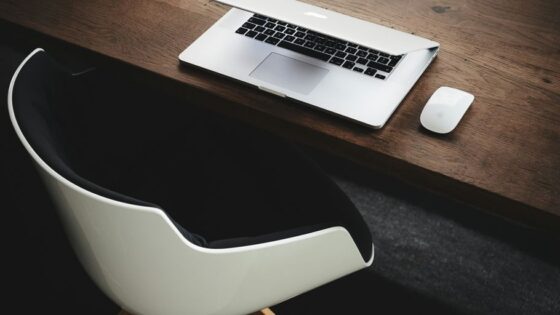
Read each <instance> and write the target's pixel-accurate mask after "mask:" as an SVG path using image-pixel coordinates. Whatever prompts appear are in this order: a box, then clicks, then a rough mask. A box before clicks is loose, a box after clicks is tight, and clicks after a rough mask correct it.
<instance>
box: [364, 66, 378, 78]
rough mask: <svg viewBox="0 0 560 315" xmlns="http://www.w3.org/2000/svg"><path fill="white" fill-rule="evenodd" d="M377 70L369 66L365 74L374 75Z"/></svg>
mask: <svg viewBox="0 0 560 315" xmlns="http://www.w3.org/2000/svg"><path fill="white" fill-rule="evenodd" d="M376 72H377V70H375V69H372V68H367V70H366V71H365V72H364V73H365V74H367V75H369V76H370V77H373V75H374V74H375V73H376Z"/></svg>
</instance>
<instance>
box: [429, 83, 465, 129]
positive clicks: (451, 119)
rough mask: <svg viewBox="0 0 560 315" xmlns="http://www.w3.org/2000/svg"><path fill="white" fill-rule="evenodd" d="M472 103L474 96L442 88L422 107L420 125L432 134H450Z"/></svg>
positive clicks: (445, 87)
mask: <svg viewBox="0 0 560 315" xmlns="http://www.w3.org/2000/svg"><path fill="white" fill-rule="evenodd" d="M473 101H474V95H472V94H470V93H467V92H465V91H461V90H458V89H454V88H450V87H447V86H442V87H440V88H439V89H437V90H436V91H435V92H434V94H433V95H432V96H431V97H430V99H429V100H428V102H427V103H426V105H425V106H424V109H423V110H422V114H421V115H420V123H421V124H422V126H424V128H426V129H428V130H430V131H432V132H435V133H439V134H446V133H450V132H451V131H453V129H455V127H457V125H458V124H459V121H461V118H463V115H464V114H465V113H466V112H467V109H469V107H470V106H471V104H472V102H473Z"/></svg>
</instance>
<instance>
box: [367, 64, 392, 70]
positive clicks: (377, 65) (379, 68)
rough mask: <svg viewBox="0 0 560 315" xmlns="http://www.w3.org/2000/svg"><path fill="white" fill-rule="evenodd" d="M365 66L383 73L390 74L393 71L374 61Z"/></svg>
mask: <svg viewBox="0 0 560 315" xmlns="http://www.w3.org/2000/svg"><path fill="white" fill-rule="evenodd" d="M367 66H368V67H370V68H373V69H377V70H381V71H384V72H391V70H393V68H392V67H389V66H386V65H382V64H380V63H377V62H374V61H370V62H369V63H368V65H367Z"/></svg>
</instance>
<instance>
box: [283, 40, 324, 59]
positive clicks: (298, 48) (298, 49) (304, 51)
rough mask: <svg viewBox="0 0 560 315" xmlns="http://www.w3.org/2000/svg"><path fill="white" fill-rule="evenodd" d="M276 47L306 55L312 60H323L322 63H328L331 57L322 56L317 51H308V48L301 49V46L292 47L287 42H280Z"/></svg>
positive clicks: (292, 45)
mask: <svg viewBox="0 0 560 315" xmlns="http://www.w3.org/2000/svg"><path fill="white" fill-rule="evenodd" d="M278 47H282V48H285V49H288V50H291V51H295V52H297V53H300V54H302V55H306V56H309V57H312V58H317V59H320V60H323V61H328V60H329V58H330V57H331V56H329V55H326V54H323V53H321V52H318V51H314V50H312V49H309V48H305V47H302V46H298V45H294V44H292V43H288V42H287V41H281V42H280V44H278Z"/></svg>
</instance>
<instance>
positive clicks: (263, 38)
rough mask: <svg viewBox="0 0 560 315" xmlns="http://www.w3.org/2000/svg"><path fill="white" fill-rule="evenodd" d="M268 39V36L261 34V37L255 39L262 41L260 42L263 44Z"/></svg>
mask: <svg viewBox="0 0 560 315" xmlns="http://www.w3.org/2000/svg"><path fill="white" fill-rule="evenodd" d="M267 37H268V36H266V35H264V34H259V35H257V36H255V39H256V40H260V41H261V42H262V41H263V40H265V39H266V38H267Z"/></svg>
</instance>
